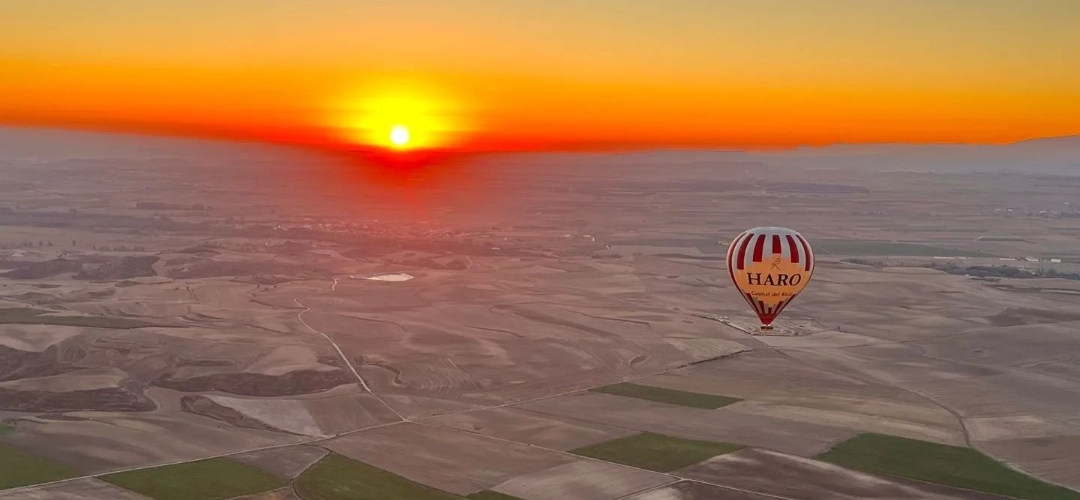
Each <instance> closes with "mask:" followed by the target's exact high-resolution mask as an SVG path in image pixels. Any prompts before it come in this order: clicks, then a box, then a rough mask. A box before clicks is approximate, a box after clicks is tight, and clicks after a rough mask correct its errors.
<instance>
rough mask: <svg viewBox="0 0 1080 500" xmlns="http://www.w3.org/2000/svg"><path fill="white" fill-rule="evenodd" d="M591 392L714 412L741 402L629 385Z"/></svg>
mask: <svg viewBox="0 0 1080 500" xmlns="http://www.w3.org/2000/svg"><path fill="white" fill-rule="evenodd" d="M592 391H593V392H602V393H604V394H614V395H616V396H626V397H630V398H637V399H647V400H649V401H656V402H658V403H667V404H672V405H679V406H690V407H693V408H705V409H709V410H714V409H716V408H720V407H722V406H727V405H729V404H732V403H737V402H739V401H742V400H741V399H736V398H729V397H726V396H714V395H712V394H700V393H697V392H686V391H677V390H674V389H664V388H662V387H652V386H648V385H638V384H630V383H622V384H614V385H609V386H605V387H601V388H599V389H592Z"/></svg>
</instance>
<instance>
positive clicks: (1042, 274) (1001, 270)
mask: <svg viewBox="0 0 1080 500" xmlns="http://www.w3.org/2000/svg"><path fill="white" fill-rule="evenodd" d="M927 267H929V268H931V269H937V270H939V271H945V272H947V273H949V274H959V275H966V276H975V277H978V278H1062V279H1067V280H1080V273H1063V272H1061V271H1058V270H1057V269H1043V268H1041V267H1040V268H1038V269H1035V270H1029V269H1021V268H1019V267H1015V266H1005V265H1002V266H959V265H956V264H955V263H953V262H949V263H946V264H940V263H937V262H934V263H932V264H930V265H928V266H927Z"/></svg>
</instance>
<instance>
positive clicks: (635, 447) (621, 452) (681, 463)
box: [571, 433, 742, 472]
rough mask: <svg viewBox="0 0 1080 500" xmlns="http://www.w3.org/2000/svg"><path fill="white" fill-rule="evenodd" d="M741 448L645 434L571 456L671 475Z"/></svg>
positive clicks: (584, 450) (610, 442)
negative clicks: (669, 473)
mask: <svg viewBox="0 0 1080 500" xmlns="http://www.w3.org/2000/svg"><path fill="white" fill-rule="evenodd" d="M741 449H742V446H739V445H734V444H728V443H714V442H711V441H694V440H691V439H682V438H677V437H672V436H664V435H662V434H651V433H643V434H638V435H636V436H630V437H625V438H620V439H614V440H611V441H608V442H605V443H600V444H594V445H592V446H586V447H584V448H578V449H576V450H574V451H572V452H571V453H574V454H576V455H581V456H583V457H590V458H596V459H600V460H606V461H608V462H615V463H619V464H623V465H629V466H631V467H639V468H642V469H648V470H653V471H657V472H671V471H674V470H678V469H681V468H683V467H688V466H691V465H694V464H696V463H699V462H702V461H705V460H708V459H710V458H712V457H715V456H717V455H723V454H725V453H731V452H733V451H738V450H741Z"/></svg>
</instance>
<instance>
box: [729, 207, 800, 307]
mask: <svg viewBox="0 0 1080 500" xmlns="http://www.w3.org/2000/svg"><path fill="white" fill-rule="evenodd" d="M727 265H728V273H729V274H730V275H731V281H732V282H733V283H735V287H736V288H738V289H739V292H740V294H741V295H742V296H743V299H745V300H746V302H747V303H749V304H750V307H752V308H754V312H755V313H757V315H758V318H760V319H761V327H762V328H763V329H771V328H772V326H771V325H772V322H773V320H775V319H776V316H777V315H779V314H780V311H783V310H784V308H785V307H787V305H788V304H790V303H791V301H792V300H795V297H796V296H798V295H799V292H801V291H802V290H803V288H805V287H806V284H807V283H809V282H810V276H811V275H813V274H814V250H813V249H812V248H810V244H809V243H807V242H806V239H805V238H803V237H802V235H801V234H799V233H798V232H796V231H793V230H791V229H787V228H783V227H755V228H753V229H748V230H746V231H743V233H742V234H740V235H739V236H738V237H736V238H735V240H734V241H732V242H731V245H730V246H729V247H728V252H727Z"/></svg>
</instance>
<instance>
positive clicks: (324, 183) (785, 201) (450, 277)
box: [0, 129, 1080, 500]
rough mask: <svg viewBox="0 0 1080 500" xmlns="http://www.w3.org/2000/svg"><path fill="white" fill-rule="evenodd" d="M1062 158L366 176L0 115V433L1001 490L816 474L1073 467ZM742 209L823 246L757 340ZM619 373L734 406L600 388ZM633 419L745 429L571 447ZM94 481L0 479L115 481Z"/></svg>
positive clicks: (648, 475) (454, 490) (755, 482)
mask: <svg viewBox="0 0 1080 500" xmlns="http://www.w3.org/2000/svg"><path fill="white" fill-rule="evenodd" d="M1076 147H1077V141H1076V140H1075V138H1063V139H1047V140H1040V141H1029V142H1024V143H1018V144H1012V145H1005V146H934V147H914V146H899V145H883V146H858V147H845V146H836V147H830V148H823V149H815V150H796V151H788V152H769V153H743V152H677V151H672V152H651V153H635V154H622V155H571V154H549V155H526V156H513V155H505V156H493V157H487V158H482V159H479V160H476V161H475V162H471V163H466V164H462V165H456V166H455V167H454V169H452V170H446V171H442V172H437V171H418V172H416V173H415V175H413V176H411V177H401V178H394V179H390V180H392V181H394V182H384V183H378V182H373V181H370V175H369V174H370V172H371V170H370V169H365V168H363V167H361V166H360V165H359V164H358V163H356V162H345V161H342V160H341V159H340V158H338V157H334V156H327V155H322V154H316V153H307V152H303V151H299V150H295V151H294V150H284V149H278V148H265V147H262V146H256V145H244V144H228V143H201V142H192V141H183V140H173V139H161V138H142V137H134V136H102V135H95V134H82V133H73V132H57V131H42V130H32V131H31V130H13V129H8V130H3V131H2V132H0V155H2V156H0V175H2V178H3V179H4V182H3V183H2V185H0V192H2V196H0V200H2V204H0V205H2V206H0V226H2V228H3V231H0V322H2V325H0V420H2V421H3V422H4V425H5V426H6V427H0V445H2V446H3V447H6V448H4V450H6V449H9V448H10V449H14V450H18V451H19V452H20V453H25V454H29V455H33V456H37V457H41V458H44V459H47V460H50V461H52V462H53V463H56V464H60V465H62V466H64V467H67V468H68V469H69V472H66V473H65V474H64V475H61V476H58V477H80V476H86V475H100V474H105V473H109V472H114V471H118V470H122V469H129V468H144V467H150V466H154V465H161V464H166V463H174V462H182V461H190V460H196V459H201V458H206V457H213V456H221V455H228V460H229V461H230V463H242V464H249V465H251V466H253V467H255V468H258V469H260V470H263V471H265V472H266V473H270V474H274V475H276V476H277V477H279V478H285V479H282V480H283V481H292V478H294V477H296V475H297V474H300V473H301V472H302V471H303V470H305V469H306V467H308V466H310V465H311V464H314V463H316V462H319V463H326V462H320V460H323V461H325V460H336V458H333V457H338V456H339V455H340V456H344V457H349V458H352V459H355V460H359V461H360V462H364V463H366V464H369V465H371V466H374V467H377V468H379V469H383V470H386V471H389V472H391V473H394V474H397V475H400V476H403V477H405V478H407V479H409V480H412V481H415V482H418V483H420V484H423V485H426V486H429V487H432V488H435V489H438V490H441V491H443V492H448V493H449V494H454V495H468V494H474V493H477V492H480V491H487V490H493V491H497V492H502V493H505V494H509V495H513V496H515V497H518V498H525V499H529V500H540V499H543V498H582V499H588V500H592V499H596V500H614V499H615V498H634V499H635V500H653V499H660V498H663V499H667V498H717V497H720V496H719V495H721V494H731V495H734V494H736V493H735V492H739V493H738V494H740V495H744V496H743V497H742V498H761V496H762V495H774V496H779V497H781V498H799V499H813V498H898V497H903V498H1003V497H994V496H991V495H988V494H976V493H972V492H970V491H967V490H960V489H956V488H951V487H946V486H932V485H928V484H925V483H921V482H916V481H909V480H906V479H899V478H896V477H892V476H889V475H879V474H875V473H872V472H856V471H853V470H851V469H849V468H846V466H845V467H841V466H838V465H830V464H827V463H826V462H828V461H833V462H835V460H833V459H831V458H829V456H830V455H828V454H827V452H829V450H834V453H839V452H836V451H835V450H836V449H837V446H838V445H839V444H841V443H852V442H856V441H853V439H855V438H856V436H858V435H861V434H865V433H874V434H884V435H891V436H898V437H905V438H912V439H918V440H922V441H928V442H933V443H940V444H945V445H951V446H957V447H972V448H974V449H977V450H979V451H982V452H984V453H986V454H988V455H990V456H992V457H994V458H995V459H997V460H999V461H1002V462H1005V463H1007V464H1009V465H1010V466H1012V467H1015V468H1017V469H1019V470H1022V471H1024V472H1026V473H1028V474H1031V475H1034V476H1036V477H1039V478H1042V479H1044V480H1047V481H1050V482H1053V483H1058V484H1063V485H1067V486H1070V487H1072V488H1074V489H1075V488H1080V475H1078V474H1077V471H1080V420H1078V419H1077V415H1080V372H1078V371H1077V366H1078V365H1077V361H1080V359H1078V358H1077V357H1076V356H1077V355H1076V353H1078V352H1080V336H1078V335H1077V332H1078V331H1080V328H1078V327H1080V311H1077V308H1076V304H1077V303H1078V302H1077V301H1078V297H1080V281H1078V280H1077V279H1076V278H1077V277H1080V252H1078V251H1077V249H1078V248H1080V228H1078V225H1077V224H1078V221H1080V211H1078V207H1080V199H1078V193H1080V169H1078V166H1077V161H1076V158H1078V157H1080V156H1077V154H1076V153H1077V150H1076V149H1075V148H1076ZM382 180H386V179H382ZM759 225H783V226H786V227H791V228H794V229H797V230H798V231H800V232H801V233H802V234H803V235H804V236H806V238H807V239H808V240H809V241H810V242H811V244H812V245H814V248H815V249H816V253H817V259H818V260H817V268H816V271H815V274H814V278H813V281H812V282H811V283H810V285H809V286H808V288H807V289H806V290H805V292H804V293H803V294H802V295H801V296H800V297H799V298H798V299H797V300H796V301H795V302H794V303H793V304H792V305H791V306H790V307H789V308H788V309H786V310H785V312H784V314H783V316H781V318H780V319H779V320H778V321H777V328H778V332H777V333H778V335H771V336H755V335H750V334H748V333H747V331H748V330H749V331H753V327H754V326H755V325H756V323H755V321H756V318H754V317H753V315H752V314H751V312H750V311H749V309H748V308H747V307H746V304H745V303H744V302H743V301H742V300H741V299H740V298H739V296H738V294H737V293H736V292H735V291H734V290H733V288H732V285H731V283H730V281H729V278H728V275H727V271H726V269H725V267H724V253H725V251H726V247H725V245H726V243H727V242H728V241H730V240H731V239H732V238H733V237H734V236H735V235H737V234H738V233H739V232H740V231H742V230H744V229H746V228H749V227H753V226H759ZM1000 266H1008V267H1000ZM398 274H401V275H408V276H411V277H412V279H408V280H400V281H395V280H394V278H389V279H388V280H371V279H363V278H370V277H375V276H383V275H398ZM354 370H355V371H354ZM623 381H632V382H633V383H635V384H639V385H644V386H648V387H653V388H667V389H676V390H681V391H690V392H694V393H700V394H710V395H715V396H723V397H724V398H726V399H724V398H722V399H723V401H724V402H723V403H718V404H717V405H715V407H700V406H699V407H694V406H693V405H687V404H673V403H671V402H662V401H656V400H650V399H647V398H643V397H634V396H632V395H626V394H628V393H627V392H625V391H626V390H614V389H610V388H608V389H604V390H603V391H600V390H598V389H601V388H604V387H606V386H610V385H611V384H615V383H619V382H623ZM634 390H640V389H634ZM620 394H621V395H620ZM629 394H633V391H631V392H630V393H629ZM650 397H653V396H650ZM654 399H655V397H654ZM642 432H648V433H654V434H662V435H667V436H673V437H678V438H685V439H692V440H701V441H711V442H722V443H728V444H730V445H732V446H734V448H732V449H733V450H736V451H731V452H730V453H726V454H720V455H719V456H716V457H713V458H709V459H707V460H704V461H698V462H696V463H694V464H693V465H689V466H679V467H677V468H674V469H667V470H661V471H658V470H657V469H658V468H657V467H654V468H650V467H647V466H636V465H635V466H630V467H625V466H618V465H615V464H614V463H613V462H611V461H610V460H607V459H593V458H586V457H588V456H589V455H588V453H587V452H585V451H581V450H584V449H588V447H589V446H592V445H599V444H602V443H608V442H611V441H612V440H617V439H620V438H626V437H633V436H639V435H640V434H641V433H642ZM860 439H862V438H860ZM0 451H2V450H0ZM570 451H573V453H568V452H570ZM330 452H333V454H331V455H327V454H328V453H330ZM589 453H592V452H589ZM597 453H599V452H597ZM718 453H719V452H718ZM594 454H596V453H594ZM823 454H824V455H823ZM327 456H329V457H331V458H329V459H328V458H325V457H327ZM301 462H302V463H301ZM779 468H783V469H784V470H789V471H798V474H804V476H799V475H798V474H796V475H793V476H791V477H787V476H785V477H778V476H777V475H776V474H775V471H776V470H778V469H779ZM316 470H317V471H318V469H316ZM793 474H795V472H793ZM9 477H10V476H9ZM112 477H113V476H108V475H104V476H102V480H98V479H75V480H73V481H71V482H68V483H61V484H60V485H54V486H49V487H41V488H38V489H35V488H30V489H25V488H24V489H18V490H12V491H9V492H7V493H0V498H20V499H23V498H40V497H34V496H33V495H40V494H46V493H48V492H52V493H51V494H54V495H58V493H56V491H58V490H57V489H56V488H67V490H65V491H69V492H76V493H78V494H84V495H85V494H89V493H86V492H88V491H101V492H103V493H101V496H100V497H101V498H122V497H121V496H120V494H121V493H123V494H128V493H130V492H128V491H127V490H126V489H125V490H119V488H120V486H123V487H125V488H127V487H129V486H131V483H128V482H124V481H121V480H120V479H111V478H112ZM302 477H303V476H302ZM302 477H301V479H298V480H297V482H296V483H295V484H296V485H298V486H297V487H298V488H299V490H298V491H301V492H303V491H304V484H306V483H304V480H303V479H302ZM800 477H803V478H805V477H814V478H817V482H814V483H808V482H806V481H805V480H804V479H799V478H800ZM105 481H108V482H109V483H111V484H106V483H105ZM32 482H34V481H31V482H30V483H32ZM37 482H42V481H37ZM30 483H27V484H30ZM113 485H119V486H113ZM125 485H127V486H125ZM560 488H561V489H560ZM117 491H120V492H121V493H117ZM800 491H802V493H800ZM552 492H555V493H552ZM282 494H284V493H282ZM109 495H112V496H109ZM132 495H134V494H133V493H132ZM628 495H629V496H628ZM695 495H696V496H695ZM55 498H59V497H55ZM132 498H134V497H132ZM268 498H269V497H268ZM1062 498H1065V497H1062Z"/></svg>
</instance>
